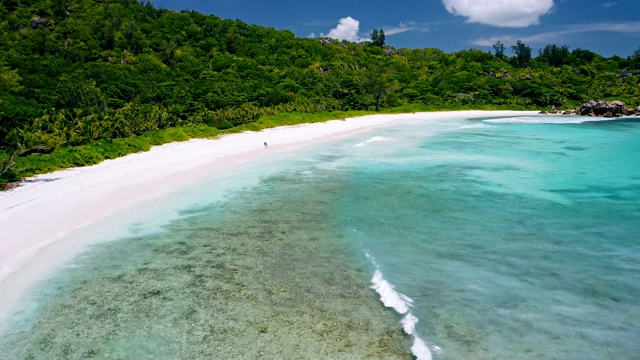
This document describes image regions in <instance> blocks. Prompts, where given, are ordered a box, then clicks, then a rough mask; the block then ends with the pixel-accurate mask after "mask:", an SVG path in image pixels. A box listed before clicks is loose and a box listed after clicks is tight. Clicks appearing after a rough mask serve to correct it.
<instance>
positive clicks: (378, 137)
mask: <svg viewBox="0 0 640 360" xmlns="http://www.w3.org/2000/svg"><path fill="white" fill-rule="evenodd" d="M376 141H389V139H388V138H386V137H384V136H374V137H372V138H371V139H369V140H367V141H365V142H361V143H359V144H355V145H353V146H358V147H360V146H365V145H367V144H368V143H372V142H376Z"/></svg>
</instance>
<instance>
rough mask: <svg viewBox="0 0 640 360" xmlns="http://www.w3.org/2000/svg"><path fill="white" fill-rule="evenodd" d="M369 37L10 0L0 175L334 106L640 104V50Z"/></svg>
mask: <svg viewBox="0 0 640 360" xmlns="http://www.w3.org/2000/svg"><path fill="white" fill-rule="evenodd" d="M34 18H41V19H43V20H45V21H46V23H47V24H51V26H46V25H42V23H41V24H37V23H34V22H32V19H34ZM372 39H373V40H374V41H372V42H369V43H362V44H356V43H350V42H345V41H343V42H336V41H328V40H326V39H325V40H322V41H319V40H318V39H299V38H296V37H295V36H294V35H293V33H291V32H290V31H286V30H285V31H277V30H275V29H273V28H264V27H260V26H253V25H247V24H245V23H243V22H242V21H238V20H236V21H233V20H223V19H220V18H218V17H216V16H208V15H203V14H200V13H197V12H193V11H182V12H175V11H169V10H166V9H156V8H154V6H153V5H152V4H151V3H149V2H146V3H140V2H138V1H133V0H100V1H98V0H58V1H51V0H30V1H28V0H12V1H10V2H2V4H0V182H7V181H14V180H16V179H20V178H22V177H24V176H27V175H30V174H34V173H41V172H45V171H49V170H52V169H57V168H63V167H67V166H79V165H85V164H91V163H95V162H99V161H101V160H102V159H109V158H112V157H116V156H120V155H122V154H126V153H129V152H132V151H139V150H144V149H146V148H148V146H150V145H153V144H157V143H162V142H167V141H173V140H184V139H186V138H189V137H194V136H201V137H210V136H217V135H219V134H221V133H224V132H229V131H234V132H235V131H243V130H258V129H260V128H262V127H266V126H276V125H279V124H288V123H290V122H292V121H296V122H303V121H318V119H330V118H341V117H345V116H349V115H345V114H342V113H338V112H339V111H374V110H376V111H379V110H380V109H382V110H381V111H385V110H384V109H393V108H395V109H421V110H415V111H422V110H434V109H441V110H442V109H461V108H475V109H487V108H510V109H524V108H529V109H532V108H540V107H548V106H551V105H556V106H561V107H574V106H576V105H577V104H580V103H582V102H585V101H587V100H589V99H605V100H612V99H617V100H622V101H625V102H626V103H628V104H629V105H632V106H634V107H635V106H637V105H640V86H639V85H640V84H639V82H640V81H639V78H640V75H639V74H638V73H637V71H638V70H639V69H640V49H639V51H636V52H635V53H634V54H632V55H631V56H629V57H628V58H621V57H618V56H614V57H611V58H603V57H602V56H600V55H598V54H596V53H593V52H591V51H588V50H583V49H575V50H573V51H569V49H568V48H567V47H566V46H557V45H548V46H547V47H545V48H544V49H543V50H541V51H540V53H539V56H538V57H536V58H533V57H532V55H531V52H532V51H531V48H530V47H529V46H527V45H526V44H524V43H522V42H521V41H520V42H518V43H517V45H515V46H513V47H512V50H513V53H514V56H513V57H511V58H510V57H508V56H507V55H506V54H505V53H504V52H505V46H504V44H502V43H501V42H498V43H497V44H496V45H495V46H494V49H495V50H496V51H495V54H492V53H487V52H483V51H480V50H463V51H459V52H456V53H449V54H447V53H444V52H443V51H441V50H438V49H431V48H427V49H394V48H391V47H388V46H385V45H384V41H385V37H384V32H383V31H382V30H377V31H376V30H374V31H373V32H372ZM623 71H629V73H626V74H627V75H628V74H630V75H631V76H621V74H622V72H623ZM386 111H392V110H386ZM395 111H397V110H395ZM316 113H320V114H319V115H315V114H316ZM312 114H313V115H312ZM54 159H55V160H54Z"/></svg>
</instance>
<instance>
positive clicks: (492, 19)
mask: <svg viewBox="0 0 640 360" xmlns="http://www.w3.org/2000/svg"><path fill="white" fill-rule="evenodd" d="M442 3H443V4H444V7H445V8H446V9H447V11H449V12H450V13H452V14H454V15H459V16H464V17H466V18H468V19H469V22H474V23H480V24H485V25H492V26H499V27H527V26H529V25H535V24H538V23H539V22H540V16H542V15H545V14H548V13H549V12H550V11H551V9H552V8H553V0H442Z"/></svg>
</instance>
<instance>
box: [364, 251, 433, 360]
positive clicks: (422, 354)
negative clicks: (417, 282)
mask: <svg viewBox="0 0 640 360" xmlns="http://www.w3.org/2000/svg"><path fill="white" fill-rule="evenodd" d="M366 255H367V257H368V258H369V259H371V261H372V263H373V264H374V265H375V266H376V270H375V272H374V274H373V278H372V279H371V284H372V285H371V288H372V289H374V290H375V291H376V292H377V293H378V294H379V295H380V301H382V303H383V304H384V306H386V307H390V308H393V309H394V310H395V311H397V312H398V313H400V314H406V315H405V317H404V318H403V319H402V322H401V323H402V328H403V329H404V332H405V333H407V334H408V335H411V336H413V339H414V340H413V345H412V346H411V352H412V353H413V355H414V356H415V357H416V359H418V360H431V359H432V355H431V350H429V346H428V345H427V344H426V343H425V342H424V340H422V339H421V338H420V337H419V336H418V335H417V334H416V324H417V323H418V321H420V320H419V319H418V318H417V317H416V316H415V315H413V314H412V313H411V312H410V311H409V310H410V308H411V306H412V303H413V299H411V298H410V297H408V296H406V295H404V294H401V293H399V292H397V291H395V290H394V286H393V285H392V284H391V283H390V282H388V281H387V280H386V279H385V278H384V276H383V275H382V271H380V268H378V264H377V263H376V261H375V259H374V258H373V257H372V256H371V255H369V254H368V253H367V254H366ZM438 349H439V348H438Z"/></svg>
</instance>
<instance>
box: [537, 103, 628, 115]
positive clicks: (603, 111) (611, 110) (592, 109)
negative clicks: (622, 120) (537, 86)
mask: <svg viewBox="0 0 640 360" xmlns="http://www.w3.org/2000/svg"><path fill="white" fill-rule="evenodd" d="M540 114H563V115H582V116H593V117H606V118H614V117H620V116H634V115H635V116H640V106H638V107H636V108H633V109H630V108H627V107H626V106H625V104H624V103H623V102H622V101H617V100H616V101H610V102H606V101H604V100H598V101H594V100H589V102H586V103H584V104H582V106H580V107H577V108H575V110H565V111H560V110H558V109H556V107H555V106H552V108H551V111H545V110H542V111H540Z"/></svg>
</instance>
